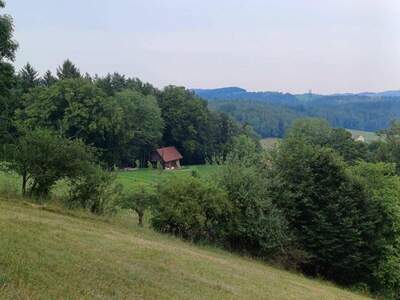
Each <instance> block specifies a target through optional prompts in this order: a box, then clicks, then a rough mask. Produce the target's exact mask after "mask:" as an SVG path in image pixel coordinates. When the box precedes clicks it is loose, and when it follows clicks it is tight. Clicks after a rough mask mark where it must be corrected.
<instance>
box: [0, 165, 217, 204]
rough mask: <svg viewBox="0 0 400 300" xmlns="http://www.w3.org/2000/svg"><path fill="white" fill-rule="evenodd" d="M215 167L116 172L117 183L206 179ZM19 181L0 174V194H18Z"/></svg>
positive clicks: (57, 190) (60, 189) (126, 186)
mask: <svg viewBox="0 0 400 300" xmlns="http://www.w3.org/2000/svg"><path fill="white" fill-rule="evenodd" d="M217 169H218V166H216V165H193V166H184V167H183V168H182V169H179V170H173V171H172V170H170V171H167V170H161V171H160V170H156V169H147V168H146V169H138V170H133V171H118V172H117V182H118V183H121V184H122V186H123V187H124V189H131V188H133V187H134V186H135V184H140V183H142V184H148V185H151V184H156V183H158V182H160V181H161V180H163V179H165V178H168V177H170V176H179V177H182V178H184V177H186V176H190V175H191V174H192V173H193V172H196V173H197V174H198V175H199V176H200V177H204V178H208V177H211V176H212V175H213V174H215V173H216V172H217ZM20 185H21V179H20V177H19V176H17V175H15V174H13V173H4V172H0V192H3V193H4V192H7V193H10V194H15V193H17V194H18V193H20V190H21V186H20ZM65 189H66V186H65V183H63V182H61V183H59V184H58V185H57V186H56V188H55V189H54V191H53V193H54V194H55V195H56V196H58V195H60V194H62V193H63V192H64V191H65Z"/></svg>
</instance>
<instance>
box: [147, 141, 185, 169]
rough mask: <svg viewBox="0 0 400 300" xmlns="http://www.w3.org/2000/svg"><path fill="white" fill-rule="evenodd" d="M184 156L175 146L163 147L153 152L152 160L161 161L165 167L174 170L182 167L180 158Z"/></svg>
mask: <svg viewBox="0 0 400 300" xmlns="http://www.w3.org/2000/svg"><path fill="white" fill-rule="evenodd" d="M182 158H183V156H182V155H181V154H180V153H179V151H178V150H177V149H176V148H175V147H173V146H172V147H163V148H159V149H157V150H156V151H154V152H153V154H152V155H151V161H152V162H161V165H162V166H163V168H164V169H167V170H173V169H179V168H180V167H181V163H180V160H181V159H182Z"/></svg>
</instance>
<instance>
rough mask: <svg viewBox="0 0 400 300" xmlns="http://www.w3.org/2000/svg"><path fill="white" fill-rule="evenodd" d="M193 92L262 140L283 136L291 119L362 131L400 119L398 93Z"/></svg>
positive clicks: (209, 90) (379, 127)
mask: <svg viewBox="0 0 400 300" xmlns="http://www.w3.org/2000/svg"><path fill="white" fill-rule="evenodd" d="M193 92H194V93H196V94H197V95H198V96H199V97H201V98H202V99H204V100H207V101H208V105H209V107H210V108H211V109H213V110H217V111H220V112H223V113H226V114H228V115H229V116H231V117H232V118H234V119H235V120H236V121H238V122H240V123H242V124H249V125H251V126H252V127H253V128H254V130H255V132H256V133H257V134H259V135H260V136H261V137H282V136H284V134H285V132H286V129H287V128H288V127H290V126H291V124H292V122H293V120H295V119H298V118H304V117H316V118H322V119H325V120H327V121H328V122H329V123H330V124H331V126H333V127H342V128H353V129H358V130H364V131H377V130H380V129H384V128H387V127H388V126H389V124H390V122H391V121H393V120H400V90H399V91H396V90H393V91H384V92H377V93H374V92H361V93H338V94H332V95H319V94H314V93H311V92H310V93H304V94H290V93H281V92H271V91H265V92H251V91H247V90H246V89H243V88H240V87H223V88H218V89H194V90H193Z"/></svg>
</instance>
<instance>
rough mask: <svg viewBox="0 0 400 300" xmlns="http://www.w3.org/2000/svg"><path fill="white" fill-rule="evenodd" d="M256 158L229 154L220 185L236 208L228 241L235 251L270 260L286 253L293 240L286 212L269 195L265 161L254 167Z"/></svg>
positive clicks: (227, 227) (226, 225)
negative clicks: (262, 166) (281, 253)
mask: <svg viewBox="0 0 400 300" xmlns="http://www.w3.org/2000/svg"><path fill="white" fill-rule="evenodd" d="M232 153H236V152H235V151H234V152H232ZM255 157H257V155H254V153H252V152H248V154H247V155H246V156H244V155H241V156H240V157H239V156H236V155H229V156H228V159H227V160H226V161H225V163H224V165H223V166H222V169H221V171H220V176H219V177H220V180H219V183H220V185H221V186H222V187H223V188H224V189H225V190H226V191H227V194H228V199H229V203H230V205H231V207H232V209H231V210H230V212H229V215H228V218H227V221H228V222H227V223H224V232H225V236H224V241H225V242H226V243H228V246H229V247H230V248H232V249H235V250H241V251H247V252H250V253H252V254H254V255H257V256H262V257H265V258H266V257H267V256H271V255H276V254H279V253H280V252H282V250H283V249H284V248H285V246H286V245H287V244H288V242H289V241H290V237H289V234H288V229H287V222H286V220H285V218H284V216H283V214H282V212H281V211H280V210H279V209H278V208H277V207H276V206H275V205H274V204H273V203H272V199H271V197H269V195H268V190H267V184H266V176H265V171H264V170H262V169H261V167H260V166H261V161H258V164H257V165H254V159H255ZM258 158H259V159H261V155H259V156H258Z"/></svg>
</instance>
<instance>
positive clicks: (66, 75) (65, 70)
mask: <svg viewBox="0 0 400 300" xmlns="http://www.w3.org/2000/svg"><path fill="white" fill-rule="evenodd" d="M57 77H58V79H60V80H62V79H73V78H79V77H81V73H80V71H79V69H78V68H77V67H76V66H75V65H74V64H73V63H72V62H71V61H70V60H69V59H67V60H66V61H64V63H63V64H62V65H61V66H59V67H58V68H57Z"/></svg>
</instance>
